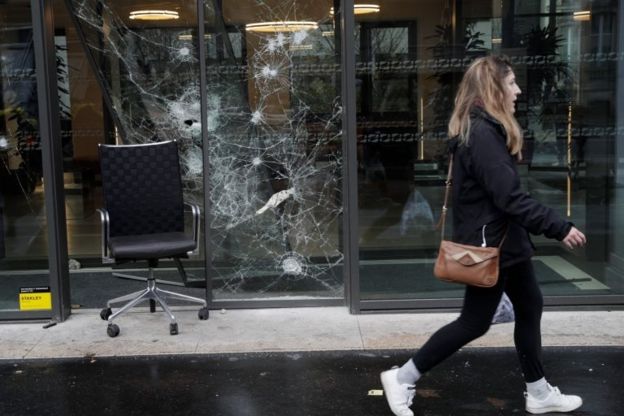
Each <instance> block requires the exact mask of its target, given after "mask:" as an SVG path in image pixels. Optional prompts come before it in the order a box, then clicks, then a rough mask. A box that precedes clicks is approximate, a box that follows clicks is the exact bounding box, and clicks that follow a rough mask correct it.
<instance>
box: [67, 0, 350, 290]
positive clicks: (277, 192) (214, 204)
mask: <svg viewBox="0 0 624 416" xmlns="http://www.w3.org/2000/svg"><path fill="white" fill-rule="evenodd" d="M70 3H71V5H72V9H73V14H74V16H75V18H76V20H77V22H78V24H79V26H80V28H81V31H82V32H83V33H84V38H85V39H84V40H85V42H86V44H87V46H88V48H89V50H90V52H91V55H92V56H93V59H94V61H95V67H96V68H98V70H99V71H100V75H101V78H102V79H103V82H104V88H105V90H106V91H107V92H108V94H109V96H110V101H111V106H112V109H113V111H112V113H113V114H111V116H112V118H113V121H114V123H115V130H116V138H115V140H116V141H117V142H120V143H145V142H150V141H162V140H170V139H175V140H177V141H178V144H179V147H180V154H181V159H182V165H183V168H182V171H183V182H184V186H185V197H186V199H187V200H189V202H193V203H197V204H199V205H201V206H203V202H204V191H203V188H204V183H203V181H204V178H205V179H206V180H207V181H209V182H208V184H207V185H208V186H207V187H208V189H209V195H208V200H209V202H210V203H209V205H208V206H207V207H206V208H207V212H206V215H205V218H206V219H207V220H208V221H209V225H210V233H209V236H208V240H209V248H208V250H207V251H206V252H207V253H208V254H207V255H209V256H211V259H212V263H213V269H212V270H211V271H210V276H211V278H212V280H213V282H212V288H213V295H214V298H215V299H249V298H258V297H260V298H272V297H278V298H298V297H340V296H342V290H343V283H342V267H341V265H342V260H343V255H342V250H341V247H340V244H341V242H340V238H339V234H340V226H339V223H340V218H341V214H342V200H341V194H340V186H341V158H342V155H341V152H340V149H341V140H342V132H341V117H342V106H341V97H340V96H339V91H340V69H339V68H340V56H339V51H337V49H336V47H335V44H336V42H335V38H336V35H335V33H338V31H336V30H335V28H334V23H333V20H334V16H333V14H331V13H330V8H331V6H332V3H331V2H323V3H321V4H320V3H318V2H312V1H308V2H295V1H281V2H273V3H270V4H269V3H268V2H262V1H261V2H257V1H248V2H240V1H236V2H235V1H223V2H219V1H214V2H213V1H207V2H205V3H204V10H205V35H204V42H205V52H206V55H205V56H206V76H207V86H206V87H207V88H206V91H204V92H203V93H204V94H205V97H206V102H207V108H206V110H207V111H206V114H207V117H206V119H205V120H204V122H205V126H206V129H207V131H208V141H207V143H206V149H204V144H203V143H202V140H201V123H202V120H201V105H200V101H201V96H200V86H199V79H200V76H199V66H200V65H199V64H200V62H199V42H198V40H199V39H198V34H199V33H198V28H197V4H196V3H193V2H191V3H189V2H169V3H167V6H166V7H165V6H163V4H164V3H162V2H157V1H147V2H141V4H140V7H139V4H138V3H135V2H119V1H96V0H71V1H70ZM141 10H142V11H147V12H154V11H160V12H161V14H162V15H163V16H160V17H162V19H164V20H154V19H155V18H156V17H155V16H153V15H151V16H150V15H149V13H147V16H143V17H142V18H139V17H137V12H138V11H141ZM152 14H153V13H152ZM171 15H175V17H174V18H172V17H171ZM145 18H147V19H148V20H143V19H145ZM267 22H268V23H269V25H268V26H267ZM254 24H256V26H253V25H254ZM248 25H252V26H248ZM204 150H206V152H205V153H204ZM204 154H206V155H207V156H208V159H207V160H206V161H204V159H203V157H204ZM204 168H205V169H206V171H205V172H204ZM202 211H204V210H202Z"/></svg>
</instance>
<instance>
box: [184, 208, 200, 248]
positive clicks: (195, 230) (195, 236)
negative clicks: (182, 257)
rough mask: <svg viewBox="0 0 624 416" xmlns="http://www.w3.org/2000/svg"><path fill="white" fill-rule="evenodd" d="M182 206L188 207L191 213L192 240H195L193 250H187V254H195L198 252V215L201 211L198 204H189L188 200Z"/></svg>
mask: <svg viewBox="0 0 624 416" xmlns="http://www.w3.org/2000/svg"><path fill="white" fill-rule="evenodd" d="M184 206H185V207H187V208H189V209H190V211H191V213H192V214H193V225H192V227H193V228H192V230H193V241H195V250H193V251H189V253H188V254H189V255H197V254H198V253H199V217H200V214H201V211H200V209H199V205H197V204H191V203H189V202H184Z"/></svg>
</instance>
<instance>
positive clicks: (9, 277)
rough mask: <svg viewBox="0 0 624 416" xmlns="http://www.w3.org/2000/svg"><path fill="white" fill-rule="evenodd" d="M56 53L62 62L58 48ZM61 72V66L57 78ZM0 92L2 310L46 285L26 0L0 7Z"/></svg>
mask: <svg viewBox="0 0 624 416" xmlns="http://www.w3.org/2000/svg"><path fill="white" fill-rule="evenodd" d="M57 53H58V55H57V59H59V60H62V59H63V45H62V44H58V45H57ZM65 68H66V66H65ZM63 70H64V68H63V66H62V65H61V67H60V68H59V71H58V73H57V75H58V77H59V78H63V76H64V72H63ZM0 90H1V92H2V95H1V97H0V312H2V311H15V310H20V304H19V302H18V299H19V293H20V288H22V287H24V288H26V287H41V286H49V276H48V275H49V272H48V270H47V268H48V261H47V257H48V243H47V228H46V212H45V205H44V191H43V181H42V175H43V169H42V158H41V137H40V135H39V125H38V121H37V119H38V100H37V82H36V77H35V53H34V48H33V30H32V23H31V10H30V4H29V2H28V1H26V0H24V1H14V2H10V3H3V4H0ZM59 92H61V91H59ZM61 95H62V94H61Z"/></svg>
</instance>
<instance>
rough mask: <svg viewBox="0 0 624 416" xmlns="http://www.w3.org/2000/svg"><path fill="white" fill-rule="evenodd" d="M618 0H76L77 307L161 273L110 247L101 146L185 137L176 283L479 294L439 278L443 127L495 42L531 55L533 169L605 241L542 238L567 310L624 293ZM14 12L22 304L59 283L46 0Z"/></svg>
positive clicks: (525, 116) (12, 229)
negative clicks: (40, 39) (31, 293)
mask: <svg viewBox="0 0 624 416" xmlns="http://www.w3.org/2000/svg"><path fill="white" fill-rule="evenodd" d="M620 3H621V2H617V1H614V0H611V1H610V0H600V1H597V0H595V1H589V0H574V1H569V2H562V1H559V0H552V1H550V0H537V1H526V2H519V1H515V0H503V1H498V0H497V1H493V0H444V1H433V0H426V1H424V2H418V5H417V6H416V5H415V4H414V2H411V1H408V0H392V1H390V0H382V1H374V2H366V4H360V3H358V2H355V4H354V7H353V10H348V11H346V12H348V16H346V17H349V19H345V18H344V17H345V16H342V11H344V10H343V4H342V2H340V1H333V0H324V1H321V2H318V1H312V0H305V1H301V0H299V1H294V0H271V1H262V2H258V1H252V0H244V1H234V0H219V1H199V2H196V1H192V2H189V1H170V2H161V1H156V0H148V1H141V2H138V1H123V2H122V1H116V0H107V1H99V0H55V1H54V2H53V5H54V25H55V27H54V44H55V48H56V63H57V68H56V71H57V73H56V79H57V84H58V96H59V107H60V111H59V114H58V117H59V121H60V127H61V132H60V140H61V147H62V156H61V157H62V162H61V163H60V164H59V165H58V166H62V169H63V179H64V180H63V182H64V183H63V190H64V192H63V193H62V194H63V196H62V198H63V201H64V207H65V215H66V230H67V247H66V254H67V256H68V259H69V276H70V278H69V284H70V287H71V304H72V307H74V308H77V307H82V308H100V307H102V305H103V302H105V300H106V299H108V298H112V297H114V296H117V295H118V294H122V293H126V292H129V291H131V290H132V289H133V288H135V287H136V288H137V289H136V290H139V289H141V288H142V287H143V285H144V283H141V282H137V281H133V280H129V279H127V277H128V276H129V275H137V276H144V275H145V273H146V270H145V269H144V265H142V264H136V265H128V264H125V265H122V266H115V270H114V272H115V273H116V274H117V275H118V276H117V277H113V276H112V274H111V271H112V270H111V268H110V267H104V266H103V265H102V263H101V259H100V253H101V247H100V242H101V239H100V219H99V214H98V213H97V211H96V210H97V208H99V207H101V205H102V195H101V184H100V179H99V161H98V151H97V145H98V143H118V144H130V143H147V142H152V141H163V140H171V139H175V140H176V141H177V142H178V145H179V149H180V156H181V161H182V174H183V183H184V187H185V198H186V199H187V200H188V201H189V202H192V203H196V204H198V205H200V206H201V207H202V223H203V224H204V225H202V230H203V232H202V234H203V235H202V237H203V238H202V247H201V250H200V254H199V255H198V256H196V257H192V258H190V259H188V260H185V261H184V265H185V270H186V272H187V279H188V280H187V281H183V280H180V277H179V275H178V270H177V268H176V265H175V264H174V263H173V262H171V263H168V262H163V264H162V266H161V268H160V270H159V271H158V273H159V274H158V275H157V278H159V279H162V280H170V281H173V283H174V284H177V285H180V286H185V287H184V288H183V290H185V291H188V292H189V294H191V295H193V296H203V295H204V293H203V292H202V291H204V290H205V288H206V282H207V287H208V289H209V296H210V298H211V300H212V302H213V304H214V305H216V306H218V307H220V306H219V305H224V307H225V305H227V307H249V306H248V305H252V306H253V307H257V306H258V307H262V305H271V306H279V305H281V304H286V303H285V302H288V304H291V305H297V304H301V305H303V304H306V305H315V304H318V305H320V304H342V303H344V302H345V300H346V301H347V302H349V306H350V307H351V310H353V311H356V312H357V311H364V310H369V309H397V308H398V309H419V308H425V307H426V308H432V307H433V308H437V307H440V308H444V307H454V306H457V305H458V301H459V299H460V298H461V295H462V288H461V287H458V286H453V285H449V284H442V283H439V282H437V281H436V280H435V278H433V273H432V268H433V261H434V259H435V257H436V254H437V253H436V250H437V246H438V243H439V237H440V235H439V231H438V230H437V228H436V225H437V221H438V218H439V215H440V210H441V205H442V198H443V185H444V184H443V181H444V176H445V173H446V168H447V166H448V165H447V163H448V158H447V155H446V144H445V139H446V123H447V121H448V118H449V115H450V112H451V109H452V102H453V98H454V94H455V91H456V89H457V86H458V84H459V81H460V80H461V76H462V73H463V71H464V70H465V68H466V67H467V65H468V64H469V63H470V61H471V60H472V59H473V58H475V57H478V56H481V55H484V54H488V53H497V54H505V55H507V56H509V57H510V59H511V61H512V62H513V65H514V70H515V72H516V76H517V79H518V82H519V85H520V88H521V89H522V95H521V96H520V97H519V100H518V102H517V112H516V115H517V117H518V120H519V121H520V124H521V126H522V127H523V129H524V132H525V142H526V143H525V148H524V150H523V155H524V159H523V161H522V163H521V164H520V165H519V170H520V172H521V177H522V182H523V186H524V187H525V188H526V190H527V191H528V192H530V193H531V194H532V195H533V196H534V197H535V198H537V199H539V200H540V201H542V202H544V203H545V204H547V205H549V206H551V207H553V208H554V209H556V210H557V212H559V213H560V215H562V216H564V217H566V218H568V219H569V220H570V221H572V222H574V223H575V224H576V225H577V226H578V227H579V228H580V229H581V230H584V231H585V232H586V233H587V237H588V245H587V247H585V248H584V249H582V250H575V251H569V250H566V249H564V248H563V246H561V245H560V244H559V243H558V242H556V241H552V240H547V239H545V238H543V237H535V238H534V243H535V245H536V247H537V255H536V257H535V259H534V263H535V267H536V270H537V274H538V278H539V279H540V281H541V283H542V288H543V291H544V294H545V295H547V304H551V305H579V304H584V305H599V304H622V303H623V300H624V233H623V232H622V231H621V229H622V226H624V218H623V217H622V215H623V214H622V212H624V209H623V207H622V205H623V204H624V196H623V195H624V193H623V192H622V187H623V186H624V173H623V172H624V150H623V149H624V136H623V134H622V131H623V130H622V127H621V126H620V121H619V120H622V119H624V118H622V117H624V107H623V106H622V104H621V102H620V101H621V100H618V98H619V97H623V96H624V81H623V80H622V78H623V76H624V69H622V68H623V66H622V65H623V64H622V62H624V60H623V59H622V51H623V50H624V36H623V35H621V34H620V33H619V31H618V27H619V26H620V25H621V24H624V23H622V21H623V19H624V18H623V17H622V16H623V13H622V10H621V7H622V6H621V4H620ZM155 14H158V16H156V15H155ZM201 19H203V21H201ZM350 19H354V26H353V30H352V31H351V23H349V22H351V20H350ZM343 26H344V27H343ZM346 28H349V29H348V30H349V31H347V29H346ZM0 29H1V30H0V58H1V60H0V65H1V67H0V69H1V71H2V72H1V73H2V80H1V83H2V84H1V86H2V91H3V97H2V100H3V101H2V117H0V159H1V160H2V163H1V164H0V171H1V172H0V179H1V180H2V182H1V184H2V187H1V188H0V189H1V191H2V198H1V199H0V210H2V219H3V221H2V222H0V225H1V226H0V231H2V233H1V234H0V237H2V238H1V239H0V275H1V276H2V278H1V279H2V284H3V289H2V292H1V293H2V295H0V300H1V302H2V303H1V304H0V318H3V317H4V315H3V313H4V312H6V311H15V310H18V294H19V290H20V288H21V287H32V286H47V285H49V281H50V279H57V278H59V277H58V276H49V274H50V272H49V270H48V269H49V266H48V260H49V259H50V258H51V257H50V256H52V254H50V253H49V252H50V251H54V250H50V248H49V247H48V241H47V231H46V230H47V228H46V225H47V221H46V218H47V217H48V215H46V208H45V204H44V202H45V198H44V194H43V190H44V188H43V183H44V182H45V183H49V182H46V180H47V178H44V177H43V176H44V174H43V169H42V156H41V138H40V137H41V134H40V132H39V126H38V124H37V89H36V87H37V81H36V79H35V65H34V50H33V48H34V46H33V42H32V36H33V34H32V32H33V31H32V24H31V14H30V2H29V1H28V0H23V1H13V2H10V3H7V4H3V5H0ZM345 33H348V35H347V36H345ZM351 57H353V58H354V61H352V60H351ZM345 91H350V92H354V95H355V99H354V100H353V103H352V105H351V104H349V105H347V104H346V102H347V101H348V100H351V99H347V97H344V96H343V95H345V94H346V93H345ZM349 102H350V101H349ZM202 120H203V123H202ZM353 120H355V122H353ZM351 153H352V154H351ZM346 172H354V173H355V175H354V174H347V173H346ZM44 179H46V180H44ZM349 204H352V205H349ZM347 206H353V207H357V209H355V210H354V211H351V210H347V209H346V207H347ZM451 215H452V213H451ZM349 216H351V217H352V218H349ZM352 224H356V225H357V226H352ZM57 255H58V254H54V256H57ZM119 277H126V279H121V278H119ZM176 290H177V289H176ZM7 316H8V315H7Z"/></svg>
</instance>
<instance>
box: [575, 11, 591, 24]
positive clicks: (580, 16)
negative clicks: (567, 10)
mask: <svg viewBox="0 0 624 416" xmlns="http://www.w3.org/2000/svg"><path fill="white" fill-rule="evenodd" d="M573 18H574V20H576V21H577V22H587V21H589V20H591V12H590V11H589V10H582V11H580V12H574V17H573Z"/></svg>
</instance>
